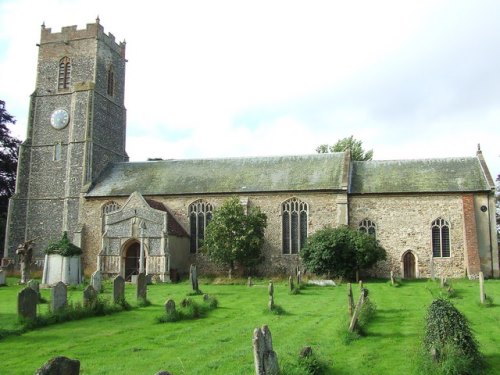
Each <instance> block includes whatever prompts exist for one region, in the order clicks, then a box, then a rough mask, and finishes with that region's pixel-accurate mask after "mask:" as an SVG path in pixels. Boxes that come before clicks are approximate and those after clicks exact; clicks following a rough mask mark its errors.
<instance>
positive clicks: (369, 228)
mask: <svg viewBox="0 0 500 375" xmlns="http://www.w3.org/2000/svg"><path fill="white" fill-rule="evenodd" d="M359 231H360V232H364V233H366V234H369V235H370V236H373V237H376V235H377V228H376V226H375V223H374V222H373V221H371V220H369V219H364V220H362V221H361V222H360V223H359Z"/></svg>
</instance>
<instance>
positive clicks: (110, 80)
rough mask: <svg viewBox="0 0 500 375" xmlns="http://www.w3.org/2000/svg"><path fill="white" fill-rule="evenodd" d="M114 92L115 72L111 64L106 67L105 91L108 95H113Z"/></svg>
mask: <svg viewBox="0 0 500 375" xmlns="http://www.w3.org/2000/svg"><path fill="white" fill-rule="evenodd" d="M114 92H115V72H114V69H113V65H110V67H109V68H108V89H107V93H108V95H109V96H113V95H114Z"/></svg>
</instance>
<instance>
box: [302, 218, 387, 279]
mask: <svg viewBox="0 0 500 375" xmlns="http://www.w3.org/2000/svg"><path fill="white" fill-rule="evenodd" d="M300 256H301V258H302V262H303V264H304V266H305V268H306V269H307V270H308V271H310V272H312V273H316V274H320V275H322V274H330V275H332V276H341V277H345V278H353V276H354V275H356V276H357V275H358V272H359V271H360V270H363V269H367V268H369V267H371V266H373V265H374V264H375V263H376V262H378V261H379V260H384V259H386V252H385V250H384V249H383V248H382V247H381V246H380V245H379V244H378V241H377V240H376V239H375V237H373V236H372V235H369V234H366V233H363V232H360V231H358V230H355V229H352V228H349V227H347V226H341V227H338V228H331V227H325V228H323V229H320V230H319V231H317V232H316V233H314V234H312V235H311V236H310V237H309V238H308V239H307V243H306V245H305V246H304V248H303V249H302V250H301V252H300Z"/></svg>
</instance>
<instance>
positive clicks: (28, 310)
mask: <svg viewBox="0 0 500 375" xmlns="http://www.w3.org/2000/svg"><path fill="white" fill-rule="evenodd" d="M37 303H38V294H36V292H35V291H34V290H33V289H31V288H28V287H26V288H24V289H23V290H21V291H20V292H19V293H18V294H17V315H18V316H19V317H21V318H24V319H35V318H36V305H37Z"/></svg>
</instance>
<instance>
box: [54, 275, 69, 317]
mask: <svg viewBox="0 0 500 375" xmlns="http://www.w3.org/2000/svg"><path fill="white" fill-rule="evenodd" d="M67 304H68V289H67V287H66V284H64V283H63V282H62V281H59V282H58V283H57V284H56V285H54V286H53V287H52V300H51V305H50V307H51V309H52V312H56V311H58V310H61V309H64V308H65V307H66V305H67Z"/></svg>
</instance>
